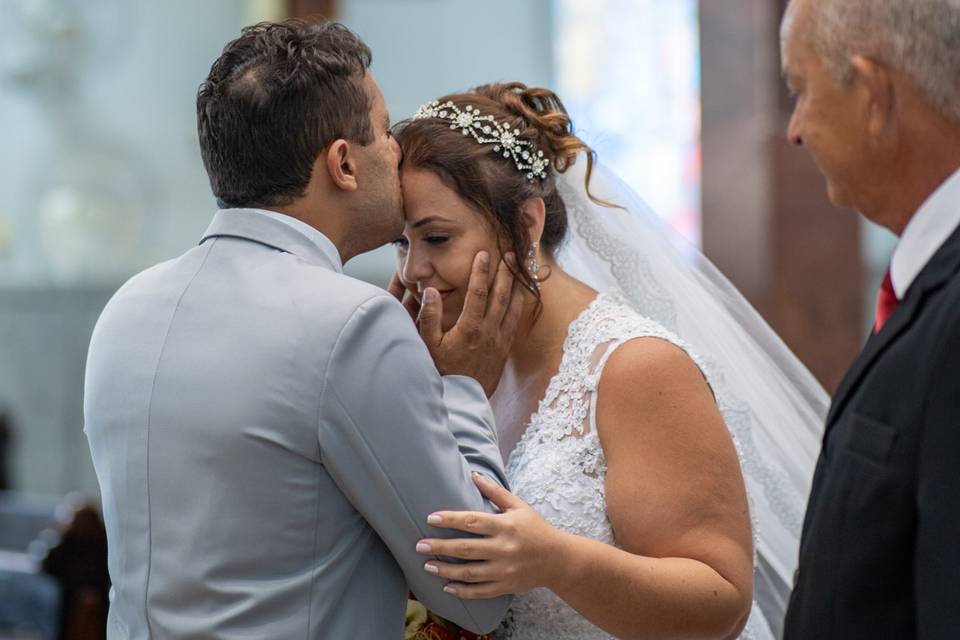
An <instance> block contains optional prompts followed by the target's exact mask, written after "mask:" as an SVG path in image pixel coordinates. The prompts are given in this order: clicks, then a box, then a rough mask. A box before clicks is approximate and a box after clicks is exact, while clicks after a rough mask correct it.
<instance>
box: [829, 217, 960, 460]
mask: <svg viewBox="0 0 960 640" xmlns="http://www.w3.org/2000/svg"><path fill="white" fill-rule="evenodd" d="M958 267H960V228H958V229H957V230H955V231H954V232H953V233H952V234H951V236H950V237H949V238H948V239H947V241H946V242H945V243H944V244H943V246H941V247H940V249H938V250H937V252H936V253H935V254H934V255H933V258H931V259H930V262H928V263H927V266H925V267H924V268H923V271H921V272H920V274H919V275H918V276H917V279H916V280H915V281H914V283H913V285H911V287H910V288H909V289H908V290H907V293H906V295H905V296H904V298H903V300H901V301H900V304H899V305H897V308H896V310H895V311H894V312H893V314H892V315H891V316H890V318H889V319H888V320H887V322H886V324H885V325H884V326H883V329H881V330H880V333H878V334H876V335H871V336H870V338H869V340H867V344H866V345H865V346H864V348H863V351H862V352H861V353H860V355H859V357H857V359H856V361H854V363H853V366H852V367H851V368H850V370H849V371H848V372H847V375H846V376H844V378H843V382H841V383H840V387H839V388H838V389H837V392H836V394H835V395H834V398H833V403H832V404H831V406H830V412H829V413H828V414H827V423H826V429H825V432H824V442H826V435H827V433H829V431H830V428H831V427H832V426H833V423H834V422H836V420H837V417H838V416H839V415H840V413H841V412H842V411H843V408H844V407H845V406H846V404H847V402H848V401H849V400H850V396H851V394H852V393H853V392H854V391H855V390H856V389H857V387H858V386H859V384H860V381H861V380H863V377H864V376H865V375H866V374H867V373H868V372H869V371H870V369H871V367H872V366H873V364H874V362H876V360H877V358H878V357H880V355H881V354H882V353H883V352H884V351H886V349H887V347H889V346H890V345H891V344H893V343H894V342H896V340H897V338H899V337H900V336H901V335H902V334H903V333H904V332H905V331H906V330H907V329H908V328H909V327H910V325H912V324H913V322H914V320H915V319H916V317H917V313H918V312H919V310H920V308H921V307H922V306H923V301H924V299H925V298H926V297H927V296H928V295H929V294H930V293H931V292H933V291H934V290H936V289H938V288H939V287H940V286H942V285H943V284H944V283H945V282H946V281H947V280H948V279H950V278H951V277H952V276H953V275H954V274H955V273H956V272H957V269H958Z"/></svg>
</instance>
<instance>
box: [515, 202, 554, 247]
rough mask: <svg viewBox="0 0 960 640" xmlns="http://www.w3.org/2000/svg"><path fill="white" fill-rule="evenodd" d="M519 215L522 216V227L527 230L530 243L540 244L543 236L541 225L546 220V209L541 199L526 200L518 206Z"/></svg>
mask: <svg viewBox="0 0 960 640" xmlns="http://www.w3.org/2000/svg"><path fill="white" fill-rule="evenodd" d="M520 215H521V216H523V226H524V227H526V228H527V236H528V237H529V238H530V242H531V243H534V242H540V237H541V236H542V235H543V225H544V224H545V223H546V220H547V207H546V205H544V203H543V198H527V199H526V200H524V201H523V203H522V204H521V205H520Z"/></svg>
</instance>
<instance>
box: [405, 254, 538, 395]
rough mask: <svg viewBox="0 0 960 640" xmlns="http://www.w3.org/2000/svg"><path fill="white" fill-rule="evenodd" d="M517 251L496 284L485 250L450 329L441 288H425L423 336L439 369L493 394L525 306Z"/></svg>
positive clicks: (475, 264) (500, 268)
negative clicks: (516, 274)
mask: <svg viewBox="0 0 960 640" xmlns="http://www.w3.org/2000/svg"><path fill="white" fill-rule="evenodd" d="M515 267H516V258H515V257H514V255H513V254H512V253H508V254H506V255H505V256H504V259H503V260H501V261H500V263H499V264H498V265H497V269H496V275H495V276H494V277H493V280H492V283H491V274H490V271H491V267H490V254H488V253H487V252H486V251H481V252H479V253H478V254H477V255H476V257H475V258H474V260H473V269H472V270H471V272H470V283H469V284H468V285H467V294H466V298H465V300H464V303H463V311H462V312H461V313H460V318H459V320H457V324H455V325H454V326H453V327H452V328H451V329H450V330H449V331H447V332H444V331H443V329H442V328H441V319H442V317H443V303H442V301H441V298H440V293H439V292H438V291H437V290H436V289H432V288H428V289H426V290H425V291H424V292H423V301H422V305H421V309H420V335H421V336H423V341H424V342H425V343H426V344H427V348H428V349H429V350H430V355H432V356H433V360H434V362H435V363H436V365H437V370H438V371H440V373H442V374H444V375H465V376H470V377H471V378H475V379H476V380H477V381H479V382H480V384H481V385H483V389H484V391H485V392H486V394H487V397H489V396H491V395H493V392H494V391H495V390H496V388H497V384H498V383H499V382H500V375H501V374H502V373H503V366H504V364H505V363H506V361H507V355H508V354H509V353H510V347H511V346H512V345H513V338H514V336H515V335H516V333H517V327H518V325H519V323H520V314H521V311H522V307H523V288H522V286H521V285H520V283H518V282H516V279H515V278H514V276H513V273H512V271H513V269H514V268H515Z"/></svg>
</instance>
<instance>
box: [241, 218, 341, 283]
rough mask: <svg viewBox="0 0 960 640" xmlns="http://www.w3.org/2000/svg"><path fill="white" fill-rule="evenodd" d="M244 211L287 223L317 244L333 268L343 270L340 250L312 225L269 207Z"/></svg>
mask: <svg viewBox="0 0 960 640" xmlns="http://www.w3.org/2000/svg"><path fill="white" fill-rule="evenodd" d="M246 211H252V212H253V213H259V214H261V215H265V216H267V217H270V218H273V219H274V220H279V221H280V222H282V223H284V224H286V225H289V226H290V227H292V228H294V229H296V230H297V231H299V232H300V233H302V234H303V235H305V236H307V238H309V239H310V240H311V241H312V242H313V243H314V244H315V245H317V246H318V247H319V248H320V250H321V251H323V253H324V255H326V256H327V257H328V258H330V262H331V264H333V266H334V268H335V269H336V270H337V271H339V272H341V273H342V272H343V262H342V261H341V260H340V251H338V250H337V246H336V245H335V244H333V242H332V241H331V240H330V238H328V237H327V236H325V235H323V233H321V232H320V231H319V230H317V229H316V228H314V227H311V226H310V225H308V224H307V223H306V222H304V221H303V220H298V219H297V218H294V217H293V216H288V215H287V214H285V213H280V212H279V211H270V210H269V209H246Z"/></svg>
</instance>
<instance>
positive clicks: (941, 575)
mask: <svg viewBox="0 0 960 640" xmlns="http://www.w3.org/2000/svg"><path fill="white" fill-rule="evenodd" d="M958 43H960V2H957V0H858V1H857V2H850V0H793V2H791V4H790V6H789V8H788V10H787V15H786V17H785V19H784V24H783V57H784V67H785V73H786V76H787V79H788V82H789V84H790V86H791V88H792V89H793V90H794V91H795V92H796V94H797V105H796V111H795V112H794V114H793V118H792V120H791V122H790V130H789V136H790V140H791V141H792V142H794V143H795V144H798V145H803V146H805V147H806V148H807V149H808V150H809V151H810V153H811V154H812V155H813V157H814V159H815V160H816V162H817V164H818V165H819V166H820V169H821V170H822V172H823V174H824V175H825V176H826V179H827V188H828V190H829V194H830V198H831V200H832V201H833V202H834V204H836V205H838V206H842V207H850V208H854V209H856V210H858V211H860V212H861V213H862V214H863V215H864V216H865V217H866V218H868V219H869V220H872V221H873V222H875V223H877V224H880V225H883V226H885V227H887V228H888V229H890V230H891V231H893V232H894V233H895V234H897V235H898V236H899V237H900V238H899V242H898V244H897V247H896V250H895V251H894V254H893V259H892V261H891V263H890V270H889V272H888V274H887V278H886V280H885V282H884V285H883V289H882V291H881V293H880V298H879V304H878V309H877V316H876V323H875V326H874V331H873V335H871V337H870V339H869V340H868V341H867V344H866V346H865V347H864V350H863V353H861V354H860V357H859V358H858V359H857V361H856V362H855V363H854V365H853V367H852V368H851V369H850V371H849V372H848V373H847V376H846V378H845V379H844V381H843V383H842V384H841V385H840V388H839V390H838V391H837V394H836V396H835V397H834V400H833V406H832V407H831V409H830V413H829V416H828V418H827V426H826V433H825V436H824V442H823V450H822V452H821V455H820V460H819V462H818V464H817V471H816V475H815V477H814V482H813V490H812V493H811V496H810V503H809V507H808V511H807V517H806V521H805V523H804V531H803V538H802V542H801V548H800V568H799V571H798V573H797V578H796V585H795V589H794V593H793V597H792V600H791V603H790V608H789V611H788V613H787V619H786V625H785V630H786V633H785V638H787V639H788V640H807V639H809V638H817V639H822V640H830V639H833V638H835V639H837V640H840V639H844V640H846V639H853V638H856V639H860V638H864V639H871V640H873V639H880V638H896V639H898V640H907V639H909V638H923V639H934V638H936V639H941V638H942V639H946V638H957V637H960V544H958V540H960V229H958V227H960V83H958V81H957V80H958V77H960V46H958Z"/></svg>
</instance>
